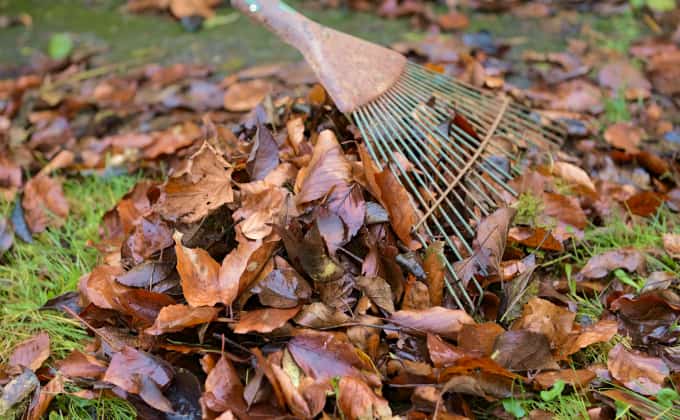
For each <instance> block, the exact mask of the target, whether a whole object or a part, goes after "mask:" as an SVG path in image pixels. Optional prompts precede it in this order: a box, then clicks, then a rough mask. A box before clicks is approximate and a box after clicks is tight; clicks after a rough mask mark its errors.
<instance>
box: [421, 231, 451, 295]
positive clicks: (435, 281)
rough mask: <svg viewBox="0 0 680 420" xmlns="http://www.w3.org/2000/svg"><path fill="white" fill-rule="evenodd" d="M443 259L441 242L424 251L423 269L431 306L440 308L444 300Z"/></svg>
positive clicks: (444, 272)
mask: <svg viewBox="0 0 680 420" xmlns="http://www.w3.org/2000/svg"><path fill="white" fill-rule="evenodd" d="M444 258H445V257H444V243H443V242H435V243H433V244H432V245H430V246H429V247H428V248H427V250H426V251H425V259H424V260H423V269H424V270H425V274H426V275H427V278H426V280H427V286H428V290H429V294H430V302H432V306H441V304H442V302H443V300H444V283H445V281H446V265H445V263H446V260H445V259H444Z"/></svg>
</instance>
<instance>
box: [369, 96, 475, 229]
mask: <svg viewBox="0 0 680 420" xmlns="http://www.w3.org/2000/svg"><path fill="white" fill-rule="evenodd" d="M383 96H384V95H383ZM382 101H383V98H379V99H376V100H375V101H373V102H372V103H371V104H369V106H368V107H367V109H369V110H372V111H374V112H375V113H377V114H379V115H381V116H382V117H381V118H385V117H387V118H390V119H392V120H393V123H394V124H391V123H389V122H388V124H387V126H388V127H390V128H391V131H393V133H392V134H393V136H392V137H391V138H392V139H395V138H396V139H401V138H403V137H401V136H400V134H399V133H396V132H395V128H398V129H399V131H401V135H402V136H403V135H404V134H406V131H404V129H405V130H407V131H409V132H410V133H411V135H412V136H414V137H417V136H416V134H415V133H414V132H413V131H412V130H413V128H412V124H404V123H403V122H400V121H399V120H397V119H396V117H395V113H390V112H386V110H385V108H384V104H382ZM400 116H401V117H403V118H409V116H408V115H400ZM405 137H406V138H410V137H409V136H408V135H406V136H405ZM410 143H412V142H410ZM412 144H413V143H412ZM416 145H417V143H416ZM420 146H421V147H420V148H421V149H423V148H422V144H421V145H420ZM424 149H427V148H424ZM388 150H391V149H390V148H388ZM401 150H404V151H405V152H406V153H408V154H409V157H410V158H411V159H412V160H414V161H415V162H416V164H417V165H418V166H419V167H420V168H419V169H421V170H422V171H423V174H424V175H425V176H426V177H427V178H428V180H429V181H430V182H432V183H434V187H435V188H436V189H437V192H438V193H439V195H440V196H441V195H442V189H441V187H440V186H439V184H438V183H437V182H435V180H434V179H433V178H432V174H437V173H438V172H437V170H436V168H435V167H434V166H432V171H428V170H427V169H426V168H424V167H422V165H421V164H420V162H421V159H418V158H417V157H416V156H414V155H413V154H412V151H411V148H410V147H406V148H404V147H402V148H401ZM390 154H391V152H390ZM391 155H392V154H391ZM392 156H393V155H392ZM393 159H394V158H393ZM425 161H426V162H428V164H430V165H431V161H430V160H429V159H425ZM404 175H405V176H408V175H407V174H404ZM414 177H415V178H416V180H417V181H418V182H419V183H420V184H421V186H423V187H425V188H427V187H426V186H425V184H424V183H423V181H422V179H421V178H420V174H418V173H414ZM428 192H429V190H428ZM430 194H431V192H430ZM455 195H456V198H457V199H458V200H459V202H460V203H461V204H463V205H464V201H463V200H462V199H461V198H460V196H458V194H455ZM431 196H432V197H435V196H434V195H433V194H431ZM444 201H445V202H446V205H447V206H448V207H449V209H450V210H451V211H452V212H453V213H454V214H455V215H456V217H457V218H458V219H459V220H460V221H461V222H462V223H463V226H464V227H465V228H466V230H467V231H468V233H469V234H471V235H473V234H474V230H473V229H472V227H471V226H470V225H469V224H468V223H467V221H466V220H465V218H463V217H462V216H461V215H460V213H459V212H458V209H457V208H456V207H455V206H454V205H452V204H451V202H450V201H449V199H448V197H446V198H445V200H444ZM423 207H424V208H429V205H427V204H426V205H424V206H423ZM443 215H444V217H445V219H446V221H447V222H448V223H449V224H450V225H451V227H452V228H453V229H454V230H455V232H456V236H458V237H459V238H460V239H461V241H463V242H466V241H465V236H464V235H462V234H461V233H460V231H459V230H458V228H457V227H456V225H455V224H454V223H452V222H451V220H450V219H449V217H448V215H447V214H446V213H443Z"/></svg>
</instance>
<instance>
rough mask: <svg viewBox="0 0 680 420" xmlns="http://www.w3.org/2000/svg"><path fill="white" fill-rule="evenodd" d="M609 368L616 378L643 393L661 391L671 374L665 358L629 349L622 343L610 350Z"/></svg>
mask: <svg viewBox="0 0 680 420" xmlns="http://www.w3.org/2000/svg"><path fill="white" fill-rule="evenodd" d="M607 368H608V369H609V372H610V373H611V374H612V377H614V379H616V380H618V381H621V382H622V383H623V384H624V385H625V386H626V388H628V389H630V390H632V391H635V392H639V393H640V394H643V395H655V394H656V393H657V392H659V390H660V389H661V388H663V384H664V381H665V380H666V377H667V376H668V375H669V374H670V372H669V370H668V366H666V364H665V363H664V362H663V360H661V359H659V358H657V357H649V356H644V355H642V354H640V353H638V352H633V351H629V350H627V349H626V348H625V347H624V346H623V345H622V344H621V343H619V344H617V345H616V346H614V348H613V349H611V350H610V351H609V355H608V357H607Z"/></svg>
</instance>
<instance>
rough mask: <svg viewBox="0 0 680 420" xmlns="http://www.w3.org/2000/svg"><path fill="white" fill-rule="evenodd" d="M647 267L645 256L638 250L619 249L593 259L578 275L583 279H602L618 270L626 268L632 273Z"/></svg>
mask: <svg viewBox="0 0 680 420" xmlns="http://www.w3.org/2000/svg"><path fill="white" fill-rule="evenodd" d="M644 266H645V256H644V255H643V254H642V253H641V252H640V251H639V250H637V249H632V248H630V249H626V248H624V249H617V250H613V251H607V252H605V253H603V254H599V255H595V256H594V257H591V258H590V259H589V260H588V262H587V263H586V265H585V267H583V268H582V269H581V271H580V272H579V273H578V277H579V278H581V279H601V278H603V277H605V276H607V274H609V273H610V272H612V271H614V270H616V269H617V268H625V269H626V270H628V271H630V272H631V273H633V272H637V271H640V270H642V269H643V268H644Z"/></svg>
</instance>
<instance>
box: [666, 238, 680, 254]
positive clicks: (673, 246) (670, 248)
mask: <svg viewBox="0 0 680 420" xmlns="http://www.w3.org/2000/svg"><path fill="white" fill-rule="evenodd" d="M663 248H664V249H665V250H666V252H667V253H668V255H670V256H671V257H672V258H675V259H680V234H677V233H664V234H663Z"/></svg>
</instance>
